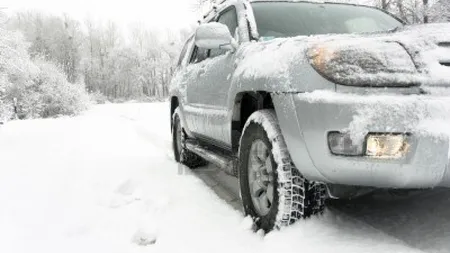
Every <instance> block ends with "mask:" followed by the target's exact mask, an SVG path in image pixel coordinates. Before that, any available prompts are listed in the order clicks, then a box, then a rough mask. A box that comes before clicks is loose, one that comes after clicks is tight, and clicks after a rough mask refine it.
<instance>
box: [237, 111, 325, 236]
mask: <svg viewBox="0 0 450 253" xmlns="http://www.w3.org/2000/svg"><path fill="white" fill-rule="evenodd" d="M239 162H240V170H239V184H240V189H241V197H242V201H243V204H244V211H245V214H246V215H250V216H251V217H252V218H253V220H254V221H255V224H256V227H257V228H258V229H263V230H264V231H265V232H269V231H271V230H273V229H279V228H281V227H284V226H288V225H291V224H293V223H294V222H295V221H297V220H299V219H301V218H308V217H310V216H312V215H315V214H320V213H323V211H324V208H325V196H326V190H325V186H324V185H323V184H321V183H315V182H311V181H309V180H307V179H306V178H304V177H303V176H302V175H301V174H300V172H299V171H298V169H297V168H296V167H295V165H294V163H293V162H292V160H291V157H290V155H289V151H288V150H287V147H286V144H285V141H284V138H283V136H282V134H281V130H280V127H279V125H278V120H277V117H276V115H275V112H274V111H273V110H261V111H257V112H255V113H253V114H252V115H251V116H250V118H249V119H248V121H247V123H246V125H245V127H244V131H243V134H242V137H241V140H240V149H239Z"/></svg>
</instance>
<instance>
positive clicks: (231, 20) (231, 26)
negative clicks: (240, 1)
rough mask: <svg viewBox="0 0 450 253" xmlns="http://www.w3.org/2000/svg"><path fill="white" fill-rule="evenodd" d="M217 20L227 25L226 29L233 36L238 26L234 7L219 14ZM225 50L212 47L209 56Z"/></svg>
mask: <svg viewBox="0 0 450 253" xmlns="http://www.w3.org/2000/svg"><path fill="white" fill-rule="evenodd" d="M217 22H219V23H222V24H224V25H226V26H227V27H228V30H230V33H231V36H233V37H234V35H235V34H236V30H237V28H238V18H237V13H236V8H234V7H232V8H230V9H228V10H227V11H225V12H224V13H223V14H221V15H220V16H219V19H218V20H217ZM226 52H227V50H224V49H213V50H211V52H210V55H209V57H211V58H212V57H216V56H218V55H222V54H225V53H226Z"/></svg>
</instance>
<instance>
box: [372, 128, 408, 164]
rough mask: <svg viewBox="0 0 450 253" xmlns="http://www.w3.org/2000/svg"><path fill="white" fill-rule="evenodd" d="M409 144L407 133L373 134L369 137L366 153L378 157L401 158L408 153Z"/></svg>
mask: <svg viewBox="0 0 450 253" xmlns="http://www.w3.org/2000/svg"><path fill="white" fill-rule="evenodd" d="M408 149H409V145H408V143H407V140H406V135H401V134H398V135H373V134H370V135H369V136H368V137H367V146H366V155H367V156H372V157H377V158H400V157H403V156H405V155H406V153H407V152H408Z"/></svg>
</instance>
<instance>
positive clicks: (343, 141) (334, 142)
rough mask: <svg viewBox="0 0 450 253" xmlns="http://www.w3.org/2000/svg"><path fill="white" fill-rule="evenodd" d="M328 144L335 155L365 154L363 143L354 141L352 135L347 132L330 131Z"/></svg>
mask: <svg viewBox="0 0 450 253" xmlns="http://www.w3.org/2000/svg"><path fill="white" fill-rule="evenodd" d="M328 146H329V147H330V151H331V153H333V154H334V155H347V156H360V155H362V154H363V145H362V144H361V143H359V144H358V143H353V141H352V139H351V138H350V135H348V134H345V133H338V132H332V133H329V134H328Z"/></svg>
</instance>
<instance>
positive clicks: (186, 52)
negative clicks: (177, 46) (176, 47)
mask: <svg viewBox="0 0 450 253" xmlns="http://www.w3.org/2000/svg"><path fill="white" fill-rule="evenodd" d="M193 39H194V36H192V37H190V38H189V39H188V40H187V41H186V44H184V47H183V50H181V54H180V59H178V64H177V66H178V67H180V66H181V65H183V64H184V63H185V62H186V58H187V56H188V55H189V54H190V51H191V50H190V49H191V46H192V41H193Z"/></svg>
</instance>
